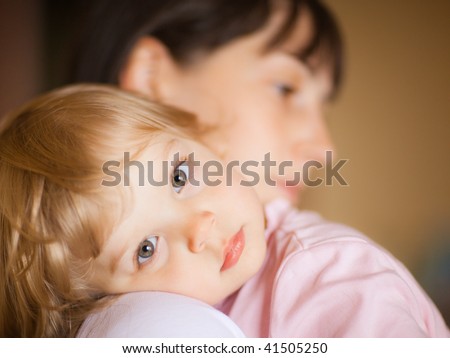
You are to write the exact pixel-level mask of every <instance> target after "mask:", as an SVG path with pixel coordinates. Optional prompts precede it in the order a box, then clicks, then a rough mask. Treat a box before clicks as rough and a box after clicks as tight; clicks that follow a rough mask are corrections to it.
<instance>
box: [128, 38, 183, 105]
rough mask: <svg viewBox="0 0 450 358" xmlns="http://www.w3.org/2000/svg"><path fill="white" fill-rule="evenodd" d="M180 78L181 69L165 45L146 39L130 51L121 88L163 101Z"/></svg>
mask: <svg viewBox="0 0 450 358" xmlns="http://www.w3.org/2000/svg"><path fill="white" fill-rule="evenodd" d="M178 76H179V73H178V66H177V65H176V63H175V61H174V60H173V58H172V56H171V55H170V52H169V51H168V50H167V48H166V47H165V46H164V44H163V43H161V42H160V41H159V40H158V39H156V38H154V37H150V36H144V37H141V38H140V39H139V40H138V41H137V42H136V44H135V45H134V47H133V48H132V50H131V51H130V54H129V56H128V59H127V61H126V63H125V66H124V67H123V68H122V70H121V72H120V75H119V86H120V87H121V88H123V89H126V90H132V91H137V92H140V93H142V94H144V95H146V96H147V97H149V98H150V99H153V100H162V101H164V99H165V98H167V97H168V96H169V95H170V93H169V92H170V86H171V85H172V84H173V83H174V81H176V80H177V78H178Z"/></svg>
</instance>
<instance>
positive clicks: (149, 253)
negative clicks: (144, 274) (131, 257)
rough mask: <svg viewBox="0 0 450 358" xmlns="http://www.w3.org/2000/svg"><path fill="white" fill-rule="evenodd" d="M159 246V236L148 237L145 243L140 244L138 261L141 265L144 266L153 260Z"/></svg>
mask: <svg viewBox="0 0 450 358" xmlns="http://www.w3.org/2000/svg"><path fill="white" fill-rule="evenodd" d="M157 244H158V237H157V236H148V237H147V238H146V239H145V240H144V241H142V242H141V243H140V244H139V248H138V253H137V260H138V263H139V265H142V264H144V263H145V262H147V261H148V260H151V258H152V257H153V255H154V254H155V252H156V246H157Z"/></svg>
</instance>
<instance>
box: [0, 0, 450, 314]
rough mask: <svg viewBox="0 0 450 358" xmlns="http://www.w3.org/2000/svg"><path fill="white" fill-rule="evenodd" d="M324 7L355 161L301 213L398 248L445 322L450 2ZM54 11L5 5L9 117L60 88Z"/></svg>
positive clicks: (341, 134) (0, 21)
mask: <svg viewBox="0 0 450 358" xmlns="http://www.w3.org/2000/svg"><path fill="white" fill-rule="evenodd" d="M326 2H327V3H328V4H329V6H330V7H331V8H332V10H333V11H334V12H335V14H336V16H337V18H338V20H339V22H340V24H341V28H342V31H343V34H344V39H345V42H346V49H347V71H346V78H345V81H344V86H343V90H342V92H341V94H340V96H339V98H338V100H337V102H336V104H335V105H334V106H333V108H332V109H331V111H330V116H329V117H330V118H329V123H330V127H331V133H332V136H333V137H334V139H335V143H336V147H337V149H338V156H339V158H346V159H350V161H349V163H347V165H346V166H345V167H344V168H343V170H342V172H341V173H342V174H343V175H344V177H345V179H346V180H347V182H348V183H349V184H350V185H349V186H348V187H339V186H337V185H335V186H332V187H320V188H314V189H310V190H309V192H307V193H306V194H305V198H304V200H303V202H302V207H303V208H307V209H313V210H317V211H319V212H320V213H322V214H323V216H325V217H326V218H328V219H330V220H335V221H339V222H343V223H346V224H348V225H350V226H354V227H356V228H357V229H359V230H361V231H363V232H364V233H366V234H367V235H368V236H369V237H371V238H372V239H373V240H375V241H377V242H379V243H380V244H382V245H383V246H384V247H386V248H387V249H389V250H390V251H391V252H392V253H393V254H394V255H395V256H397V257H398V258H399V259H400V260H401V261H403V262H404V263H405V265H406V266H407V267H408V268H409V269H410V270H411V271H412V272H413V274H414V275H415V276H416V277H417V278H418V280H419V281H420V282H421V283H422V284H423V285H424V286H425V288H426V289H427V290H428V291H429V292H431V293H432V297H433V299H434V300H435V301H437V302H438V305H439V306H440V308H441V310H442V311H446V310H448V309H449V308H448V307H449V306H450V254H449V253H450V20H449V19H450V1H448V0H432V1H428V2H424V1H422V0H377V1H375V0H328V1H326ZM52 3H53V7H52V6H49V4H52ZM55 4H57V2H55V1H9V0H0V51H1V56H0V75H1V81H0V115H1V114H3V113H4V112H5V111H6V110H8V109H10V108H11V107H13V106H15V105H17V104H18V103H21V102H22V101H24V100H25V99H27V98H30V97H31V96H32V95H34V94H35V93H37V92H39V91H42V90H43V89H46V88H47V87H49V84H52V83H53V82H54V79H49V77H51V76H55V72H57V71H58V68H57V67H58V63H55V62H52V61H54V59H53V60H52V58H50V59H49V57H48V56H47V57H45V51H48V48H52V49H53V51H60V47H58V45H55V44H54V42H55V41H56V42H57V37H58V36H59V34H55V33H54V32H53V33H49V32H48V28H49V27H48V25H47V22H48V21H49V14H53V16H52V17H51V18H52V19H53V20H52V21H53V26H54V27H55V19H56V21H58V19H59V17H58V16H55V11H59V10H58V8H63V7H64V2H61V3H59V4H58V5H56V6H55ZM49 9H50V10H49ZM55 9H56V10H55ZM59 21H63V19H59ZM52 42H53V44H52ZM53 57H55V56H53ZM56 58H58V56H56ZM60 58H61V57H60ZM49 64H50V65H49ZM52 81H53V82H52ZM445 255H447V256H445ZM445 257H446V260H447V261H445ZM439 260H441V261H442V262H441V261H439ZM433 265H436V267H434V266H433ZM437 276H439V279H434V278H435V277H437ZM430 277H432V278H431V279H430ZM446 315H448V316H447V320H449V317H450V312H449V313H446ZM447 322H449V321H447Z"/></svg>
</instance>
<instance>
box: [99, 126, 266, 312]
mask: <svg viewBox="0 0 450 358" xmlns="http://www.w3.org/2000/svg"><path fill="white" fill-rule="evenodd" d="M177 153H179V159H180V161H179V162H178V163H172V161H173V160H174V158H176V155H177ZM191 153H193V154H194V155H193V157H191V161H190V160H189V159H188V155H189V154H191ZM133 159H134V160H136V161H139V162H141V163H142V164H143V165H144V167H145V168H146V169H145V173H144V172H143V171H142V169H141V172H139V171H140V170H139V169H138V167H137V166H136V165H133V166H131V167H130V174H129V180H130V184H129V185H130V187H129V188H127V187H126V188H124V195H125V198H124V199H125V201H124V202H126V203H127V204H126V208H125V210H124V215H122V218H121V219H120V220H119V223H118V225H117V227H115V229H114V230H113V234H112V235H111V236H110V238H109V239H108V240H107V241H106V242H105V244H104V245H103V247H102V250H101V253H100V255H99V257H98V258H97V259H96V260H95V264H94V267H95V270H94V271H95V274H94V280H95V282H96V283H97V284H98V286H99V287H100V289H102V290H104V291H105V293H108V294H114V293H125V292H132V291H146V290H155V291H167V292H173V293H178V294H183V295H186V296H190V297H193V298H197V299H200V300H202V301H204V302H207V303H210V304H215V303H217V302H219V301H220V300H221V299H223V298H225V297H226V296H227V295H229V294H231V293H232V292H234V291H235V290H236V289H238V288H239V287H240V286H241V285H242V284H243V283H244V282H245V281H246V280H248V279H249V278H250V277H251V276H252V275H253V274H254V273H256V271H257V270H258V269H259V267H260V266H261V264H262V261H263V259H264V255H265V240H264V224H263V221H264V219H263V211H262V205H261V203H260V202H259V199H258V198H257V196H256V193H255V192H254V190H252V189H251V188H248V187H245V186H242V185H239V182H240V180H241V177H240V176H239V173H237V172H234V173H233V174H232V175H231V176H230V175H228V176H227V177H225V176H210V177H208V178H207V179H209V181H210V182H213V181H215V180H216V179H220V180H221V184H220V185H215V186H213V185H207V183H208V182H207V181H206V180H205V177H203V176H202V171H203V169H204V167H203V165H204V163H205V162H206V161H211V160H218V159H217V157H215V156H214V155H213V154H212V153H211V152H210V151H209V150H208V149H206V148H205V147H203V146H201V145H200V144H198V143H196V142H194V141H190V140H186V139H179V138H175V137H174V136H171V135H168V134H161V135H159V136H158V137H157V138H156V139H155V140H153V141H152V143H151V144H150V146H149V147H148V148H146V149H145V151H144V152H142V153H141V154H140V155H139V156H138V158H133ZM192 159H193V160H195V161H199V163H197V164H195V165H194V164H193V163H192ZM184 160H186V162H184ZM163 161H167V162H168V166H169V169H168V170H164V165H163ZM149 163H150V165H153V171H152V172H151V171H149V170H148V165H149ZM172 164H173V166H172ZM216 167H217V166H216V165H215V166H214V168H216ZM209 171H210V172H212V171H215V169H210V170H209ZM164 172H168V173H169V175H168V183H167V184H166V185H162V186H156V185H151V184H149V183H148V177H150V179H153V180H154V183H153V184H155V182H156V181H158V182H161V181H162V180H163V178H164ZM224 173H225V169H224ZM189 177H190V178H191V181H190V182H189V181H185V180H184V179H185V178H189ZM144 179H145V180H144ZM227 179H228V180H229V183H228V184H229V185H228V186H227V183H226V180H227ZM139 180H144V184H145V185H139ZM194 181H198V182H199V184H198V185H194ZM141 184H142V183H141ZM121 185H122V184H121ZM105 209H107V210H108V208H105ZM109 209H110V210H114V208H109ZM120 210H122V208H120V209H118V210H117V211H118V212H120Z"/></svg>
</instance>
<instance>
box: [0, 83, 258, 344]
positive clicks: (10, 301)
mask: <svg viewBox="0 0 450 358" xmlns="http://www.w3.org/2000/svg"><path fill="white" fill-rule="evenodd" d="M192 121H193V119H192V118H191V116H189V115H187V114H186V113H183V112H181V111H177V110H174V109H169V108H167V107H165V106H162V105H157V104H154V103H149V102H147V101H146V100H144V99H142V98H139V97H135V96H133V95H131V94H128V93H125V92H121V91H120V90H117V89H113V88H109V87H100V86H99V87H96V86H87V85H85V86H83V85H79V86H74V87H68V88H64V89H61V90H56V91H54V92H51V93H49V94H46V95H43V96H41V97H39V98H38V99H36V100H34V101H32V102H31V103H29V104H27V105H25V106H24V107H23V108H21V109H20V110H18V111H17V112H15V113H13V114H11V115H9V116H8V117H7V118H5V119H4V120H3V121H2V127H1V136H0V188H1V189H0V193H1V197H0V208H1V209H0V220H1V221H0V222H1V240H0V248H1V249H0V250H1V256H2V260H1V264H0V265H1V266H0V267H1V269H0V276H1V282H2V283H3V284H2V288H1V290H2V292H1V295H0V297H1V301H0V318H1V319H0V322H1V326H0V336H2V337H65V336H74V335H75V334H76V332H77V330H78V328H79V326H80V324H81V322H82V321H83V320H84V319H85V317H86V316H87V314H89V313H90V312H91V311H92V310H94V309H96V308H98V307H101V306H103V305H105V304H106V303H107V301H108V299H109V298H110V297H114V296H115V295H118V294H122V293H126V292H133V291H149V290H157V291H168V292H174V293H178V294H182V295H185V296H190V297H193V298H196V299H199V300H202V301H204V302H206V303H208V304H216V303H218V302H219V301H221V300H223V299H224V298H225V297H227V296H228V295H230V294H231V293H232V292H234V291H236V290H237V289H238V288H239V287H240V286H242V284H243V283H244V282H245V281H247V280H248V279H249V278H250V277H251V276H252V275H253V274H254V273H256V271H257V270H258V269H259V267H260V265H261V263H262V261H263V259H264V254H265V243H264V225H263V222H264V220H263V210H262V206H261V204H260V202H259V199H258V198H257V196H256V193H255V192H254V191H253V190H252V189H251V188H248V187H244V186H241V185H236V183H239V181H238V180H239V179H238V178H239V176H238V175H237V174H236V175H235V177H234V178H233V183H232V185H231V186H229V185H226V183H225V181H224V182H223V185H215V186H206V185H204V183H201V182H200V183H199V185H196V186H194V185H190V184H189V177H190V175H192V174H194V173H192V174H189V170H190V169H192V170H198V168H195V167H193V166H191V165H190V162H189V159H188V155H189V154H190V153H195V160H196V161H200V163H201V162H203V161H205V160H211V159H214V160H218V158H216V157H214V156H213V155H212V153H211V152H210V151H209V150H207V149H206V148H205V147H203V146H201V145H200V144H198V143H197V142H196V141H193V140H192V139H189V136H188V133H189V130H188V129H187V128H186V124H188V123H189V125H190V126H192V123H193V122H192ZM183 126H184V128H183ZM127 155H129V157H127ZM124 158H125V159H124ZM127 158H129V159H130V162H129V164H130V165H129V167H125V165H126V160H128V159H127ZM131 161H132V162H131ZM136 163H144V164H145V167H146V168H150V167H151V169H149V170H150V171H151V173H150V171H149V172H148V173H146V174H148V175H152V177H153V178H155V180H158V181H159V182H161V180H163V179H164V177H165V176H166V174H167V170H169V172H170V175H168V176H167V183H165V185H150V184H148V182H147V179H148V177H147V175H146V174H144V173H142V172H141V171H140V170H138V169H139V168H136ZM164 163H165V164H167V163H170V167H169V166H167V167H166V166H164V165H165V164H164ZM120 167H121V168H120ZM168 168H169V169H168ZM121 169H123V175H122V177H121V183H117V184H114V183H112V180H114V179H115V176H111V173H113V172H114V170H116V172H114V173H115V174H118V172H119V171H120V170H121ZM143 174H144V175H145V179H146V180H145V181H144V180H143V176H142V175H143ZM198 178H199V179H201V176H199V177H198ZM143 182H145V183H146V185H143V184H142V183H143Z"/></svg>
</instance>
